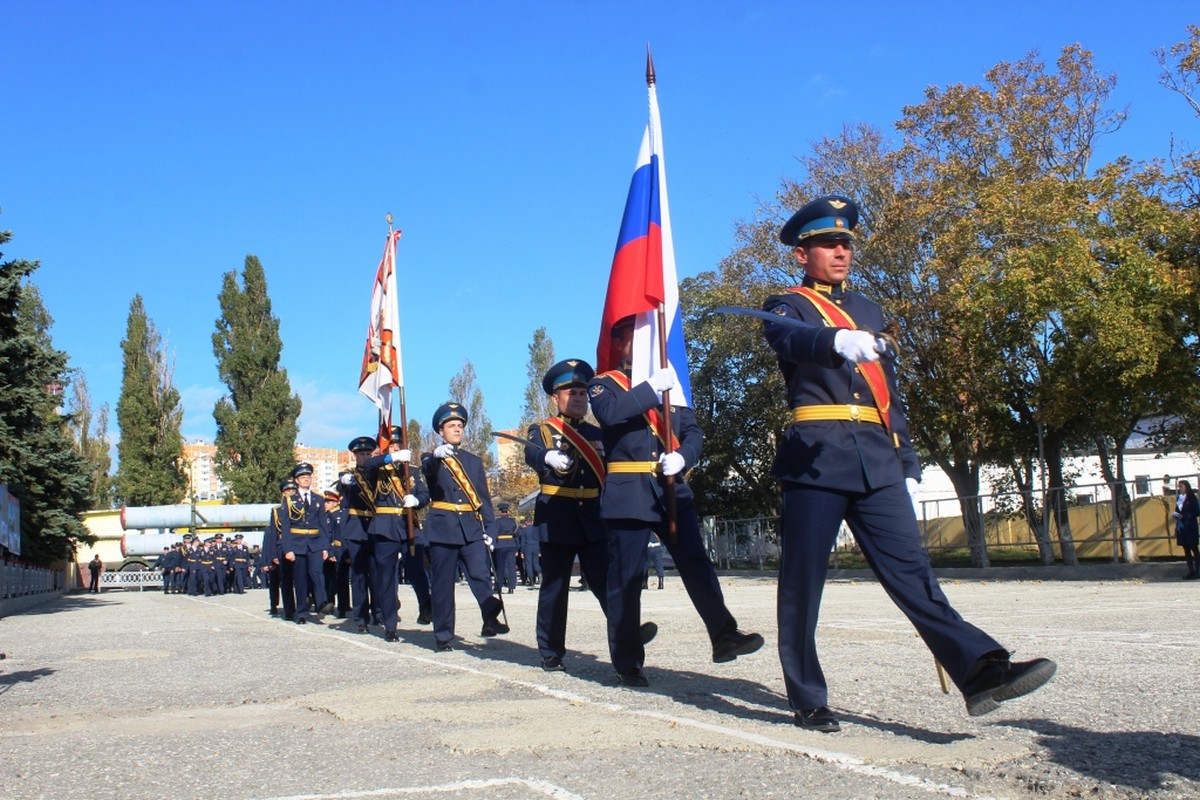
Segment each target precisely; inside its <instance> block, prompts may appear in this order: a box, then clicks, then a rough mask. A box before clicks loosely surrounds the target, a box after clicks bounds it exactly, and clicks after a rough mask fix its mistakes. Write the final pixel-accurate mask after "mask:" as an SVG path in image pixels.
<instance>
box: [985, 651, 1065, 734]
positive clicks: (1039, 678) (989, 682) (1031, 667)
mask: <svg viewBox="0 0 1200 800" xmlns="http://www.w3.org/2000/svg"><path fill="white" fill-rule="evenodd" d="M1057 669H1058V665H1057V664H1055V663H1054V662H1053V661H1051V660H1050V659H1048V658H1035V659H1034V660H1033V661H1015V662H1014V661H1010V660H1009V657H1008V653H1006V652H1004V651H1002V650H1001V651H997V652H995V653H989V654H987V655H985V656H983V657H982V658H980V659H979V660H978V661H976V662H975V665H974V666H973V667H971V672H970V673H969V677H968V678H967V682H966V684H965V685H964V686H963V698H964V699H965V700H966V701H967V713H968V714H970V715H971V716H972V717H978V716H981V715H983V714H987V713H988V712H991V711H995V710H996V709H997V708H999V707H1000V704H1001V703H1003V702H1004V701H1005V700H1012V699H1013V698H1014V697H1020V696H1021V695H1026V694H1029V693H1030V692H1032V691H1034V690H1035V689H1037V688H1039V687H1041V686H1042V684H1044V683H1046V681H1048V680H1050V679H1051V678H1052V677H1054V672H1055V671H1056V670H1057Z"/></svg>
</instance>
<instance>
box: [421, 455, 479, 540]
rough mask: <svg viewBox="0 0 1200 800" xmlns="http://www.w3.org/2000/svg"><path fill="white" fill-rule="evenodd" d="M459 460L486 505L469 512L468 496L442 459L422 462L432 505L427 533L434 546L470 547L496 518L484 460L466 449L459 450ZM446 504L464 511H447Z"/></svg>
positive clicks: (429, 457) (427, 457)
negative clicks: (456, 545)
mask: <svg viewBox="0 0 1200 800" xmlns="http://www.w3.org/2000/svg"><path fill="white" fill-rule="evenodd" d="M455 457H456V458H457V459H458V461H459V463H460V464H462V466H463V470H464V471H465V472H466V475H467V477H468V478H470V480H471V485H472V486H474V488H475V491H476V492H477V493H478V496H479V500H480V501H481V503H482V505H481V506H480V507H479V509H478V513H476V512H474V511H470V510H467V505H468V498H467V495H466V493H465V492H464V491H463V490H462V488H461V487H460V486H459V485H458V482H457V481H455V479H454V476H453V475H451V474H450V470H449V468H447V467H446V465H445V464H443V463H442V459H440V458H435V457H434V456H433V455H429V454H427V455H426V456H425V457H424V458H422V459H421V474H423V475H424V476H425V481H426V483H427V484H428V486H429V498H430V505H429V512H428V513H427V514H426V515H425V534H426V535H427V536H428V537H429V541H430V543H437V544H466V543H467V542H474V541H478V540H480V539H482V538H483V532H484V530H486V529H487V528H488V527H490V526H491V524H492V521H493V520H494V519H495V514H494V513H493V511H492V497H491V495H490V494H489V493H488V485H487V475H486V474H485V473H484V471H483V460H482V459H480V458H479V456H477V455H475V454H474V453H468V452H467V451H465V450H458V451H457V452H456V453H455ZM446 504H450V505H455V506H458V507H459V508H460V509H461V510H453V509H450V508H445V507H444V506H445V505H446ZM439 506H443V507H439Z"/></svg>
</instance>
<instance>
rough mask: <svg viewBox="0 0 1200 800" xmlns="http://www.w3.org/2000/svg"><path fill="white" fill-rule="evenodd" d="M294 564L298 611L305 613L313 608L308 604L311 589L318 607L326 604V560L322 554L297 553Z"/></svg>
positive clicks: (298, 612)
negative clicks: (322, 557) (322, 558)
mask: <svg viewBox="0 0 1200 800" xmlns="http://www.w3.org/2000/svg"><path fill="white" fill-rule="evenodd" d="M292 566H293V568H294V572H293V578H294V580H295V584H296V613H297V614H303V613H305V612H306V611H308V610H309V609H310V608H311V606H309V604H308V594H309V592H310V591H311V592H312V596H313V600H314V601H316V604H317V608H320V607H321V606H323V605H325V601H326V599H327V598H326V597H325V562H324V561H322V560H321V554H320V553H319V552H317V553H296V560H295V561H293V562H292Z"/></svg>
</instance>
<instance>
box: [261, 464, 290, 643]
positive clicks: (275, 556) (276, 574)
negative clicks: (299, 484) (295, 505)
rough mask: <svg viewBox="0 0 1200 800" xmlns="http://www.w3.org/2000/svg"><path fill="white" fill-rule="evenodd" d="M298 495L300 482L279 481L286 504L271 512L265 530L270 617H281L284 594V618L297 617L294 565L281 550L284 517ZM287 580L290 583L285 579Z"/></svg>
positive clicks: (264, 543)
mask: <svg viewBox="0 0 1200 800" xmlns="http://www.w3.org/2000/svg"><path fill="white" fill-rule="evenodd" d="M295 493H296V482H295V481H294V480H292V479H291V478H285V479H284V480H282V481H280V482H279V494H280V495H281V497H282V498H283V499H282V502H281V503H280V504H279V505H278V506H276V507H275V508H273V509H271V518H270V520H268V521H267V527H266V530H264V531H263V543H262V555H261V559H262V563H263V570H265V571H266V575H267V594H268V597H269V599H270V603H271V608H270V611H269V613H270V615H271V616H272V617H277V616H279V597H280V592H281V591H282V593H283V617H284V619H286V620H294V619H295V618H296V590H295V578H294V570H293V569H292V567H293V565H292V563H291V562H289V561H284V560H283V553H282V551H281V549H280V545H281V542H280V537H281V536H282V533H283V521H282V520H283V515H284V514H286V513H287V503H288V499H289V498H290V497H291V496H292V495H293V494H295ZM285 578H286V580H285Z"/></svg>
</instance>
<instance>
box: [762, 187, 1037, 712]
mask: <svg viewBox="0 0 1200 800" xmlns="http://www.w3.org/2000/svg"><path fill="white" fill-rule="evenodd" d="M857 223H858V207H857V206H856V205H855V204H854V202H853V201H851V200H850V199H849V198H846V197H839V196H830V197H822V198H819V199H817V200H814V201H812V202H811V203H809V204H808V205H806V206H804V207H803V208H801V209H800V210H799V211H797V212H796V213H795V214H794V215H793V216H792V218H791V219H789V220H788V222H787V223H786V224H785V225H784V226H783V228H782V229H781V230H780V232H779V238H780V241H782V242H783V243H784V244H785V245H788V246H790V247H791V248H793V253H794V255H795V258H796V261H797V263H799V265H800V266H801V268H803V270H804V272H805V278H804V281H803V285H802V286H797V287H794V288H792V289H789V290H787V291H786V292H784V293H781V294H777V295H772V296H771V297H768V298H767V300H766V302H765V304H764V305H763V310H764V311H768V312H771V313H772V314H775V315H778V317H779V319H780V322H779V323H771V322H767V323H764V325H763V332H764V335H765V336H766V339H767V343H768V344H769V345H770V346H771V349H773V350H774V351H775V353H776V355H777V356H778V359H779V368H780V370H781V371H782V372H783V378H784V383H785V384H786V386H787V401H788V405H789V407H790V408H791V410H792V421H791V424H789V425H788V427H787V430H786V431H785V432H784V434H783V436H781V437H780V438H779V440H778V453H777V455H776V458H775V464H774V468H773V470H772V471H773V473H774V475H775V477H776V478H778V479H780V481H781V482H782V484H783V513H782V516H781V520H780V522H781V526H780V527H781V531H782V559H781V563H780V568H779V602H778V614H779V658H780V662H781V663H782V666H783V677H784V685H785V686H786V688H787V695H788V704H789V706H790V707H791V709H792V711H793V712H794V713H795V722H796V724H797V725H799V726H800V727H802V728H808V729H811V730H817V731H822V732H825V733H830V732H834V731H837V730H840V727H841V726H840V724H839V723H838V720H837V717H835V716H834V714H833V712H831V711H830V710H829V707H828V706H827V705H826V702H827V695H828V689H827V686H826V683H825V675H824V673H823V672H822V670H821V664H820V662H819V661H818V660H817V648H816V628H817V612H818V609H819V608H820V604H821V594H822V590H823V589H824V585H825V573H826V569H827V567H828V559H829V551H830V548H831V547H832V546H833V542H834V539H835V537H836V536H837V532H838V528H839V527H840V526H841V524H842V521H843V520H845V522H846V523H847V524H849V526H850V530H851V531H852V532H853V533H854V538H855V539H856V540H857V541H858V543H859V546H860V547H862V550H863V553H864V554H865V555H866V557H867V563H868V564H869V565H870V566H871V569H872V570H873V571H874V572H875V574H876V576H877V577H878V578H879V581H880V583H881V584H882V585H883V588H884V589H885V590H886V591H887V593H888V596H889V597H891V598H892V600H893V602H895V603H896V605H897V606H899V608H900V610H901V611H903V612H904V614H905V615H906V616H907V617H908V619H909V621H910V622H912V624H913V626H914V627H915V628H916V629H917V632H918V633H919V634H920V636H921V638H922V639H923V640H924V641H925V643H926V644H927V645H928V646H929V649H930V650H931V651H933V654H934V657H935V658H936V659H937V661H938V663H939V664H941V665H942V666H943V667H944V668H945V670H946V672H947V673H948V674H949V676H950V678H951V679H952V680H953V681H954V683H955V685H957V686H958V688H959V689H960V690H961V691H962V693H963V696H964V698H965V700H966V704H967V713H968V714H970V715H971V716H977V715H979V714H985V713H987V712H989V711H992V710H993V709H995V708H996V707H997V706H998V704H999V703H1000V702H1002V701H1005V700H1010V699H1012V698H1015V697H1019V696H1020V695H1023V694H1027V693H1029V692H1032V691H1033V690H1035V689H1037V688H1038V687H1039V686H1041V685H1042V684H1044V683H1045V682H1046V681H1048V680H1050V678H1051V676H1053V674H1054V671H1055V664H1054V662H1053V661H1050V660H1048V659H1044V658H1039V659H1034V660H1033V661H1026V662H1012V661H1010V660H1009V653H1008V651H1007V650H1005V649H1004V648H1002V647H1001V646H1000V644H999V643H998V642H996V640H995V639H993V638H991V637H990V636H988V635H987V634H986V633H984V632H983V631H981V630H980V629H978V628H976V627H975V626H973V625H970V624H969V623H967V622H966V621H964V620H963V619H962V617H960V616H959V615H958V613H957V612H956V611H955V610H954V609H953V608H951V606H950V602H949V600H947V599H946V596H945V594H944V593H943V592H942V590H941V587H939V586H938V582H937V578H935V577H934V575H933V571H932V569H931V568H930V565H929V558H928V556H927V555H926V553H925V550H924V549H923V548H922V546H921V537H920V532H919V531H918V529H917V518H916V514H915V511H914V507H913V497H912V496H914V495H915V494H916V491H917V485H918V481H919V480H920V477H921V466H920V463H919V461H918V459H917V454H916V452H914V450H913V448H912V443H911V441H910V439H909V432H908V421H907V419H906V418H905V415H904V409H903V408H902V407H901V405H900V403H899V402H897V401H896V400H895V399H894V395H895V382H896V373H895V367H894V364H893V363H892V360H891V358H887V359H883V360H881V359H880V356H881V355H883V354H889V355H894V351H892V350H891V349H890V346H889V343H888V342H887V340H886V339H884V338H882V337H880V336H879V335H878V334H879V332H881V331H882V330H883V328H884V318H883V311H882V309H881V308H880V307H879V306H877V305H876V304H875V303H873V302H871V301H870V300H867V299H866V298H865V297H863V296H861V295H859V294H856V293H854V292H851V291H848V290H847V288H846V285H845V280H846V278H847V277H848V275H849V273H850V261H851V256H852V252H853V241H854V228H855V226H856V225H857ZM785 321H786V322H787V323H788V324H784V322H785Z"/></svg>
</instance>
